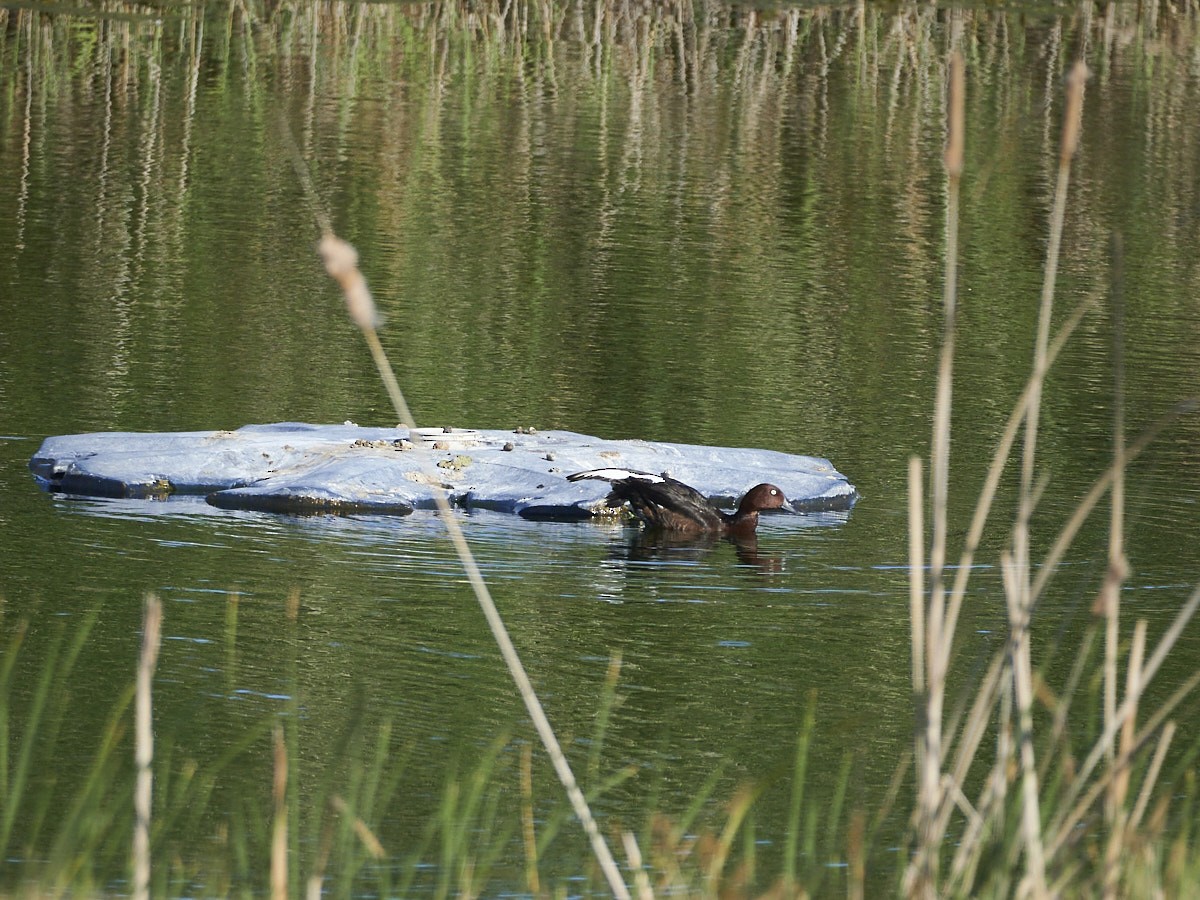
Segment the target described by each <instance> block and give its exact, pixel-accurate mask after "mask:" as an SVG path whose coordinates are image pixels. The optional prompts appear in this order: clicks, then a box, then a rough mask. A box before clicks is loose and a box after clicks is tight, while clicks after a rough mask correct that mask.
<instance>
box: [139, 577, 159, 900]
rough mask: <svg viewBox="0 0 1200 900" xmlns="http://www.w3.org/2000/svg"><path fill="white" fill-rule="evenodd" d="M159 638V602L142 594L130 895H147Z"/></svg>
mask: <svg viewBox="0 0 1200 900" xmlns="http://www.w3.org/2000/svg"><path fill="white" fill-rule="evenodd" d="M161 637H162V601H160V600H159V599H158V597H157V596H155V595H154V594H147V595H146V603H145V612H144V613H143V626H142V652H141V658H140V660H139V662H138V672H137V705H136V720H137V721H136V745H137V746H136V749H135V760H136V764H137V785H136V788H135V792H134V801H133V807H134V815H135V817H136V821H135V823H134V831H133V898H134V900H147V898H149V896H150V801H151V799H152V798H151V795H152V791H153V788H154V772H153V771H152V770H151V768H150V765H151V763H152V762H153V761H154V722H153V704H152V702H151V687H152V685H153V681H154V669H155V666H156V665H157V663H158V648H159V645H160V643H161Z"/></svg>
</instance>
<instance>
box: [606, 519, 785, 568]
mask: <svg viewBox="0 0 1200 900" xmlns="http://www.w3.org/2000/svg"><path fill="white" fill-rule="evenodd" d="M613 546H614V549H615V548H617V547H620V546H621V545H618V544H614V545H613ZM727 546H732V547H733V550H734V553H735V554H736V555H737V560H738V563H739V564H741V565H742V566H745V567H746V568H747V569H749V570H752V571H753V572H754V573H756V574H761V575H776V574H779V573H781V572H783V571H785V569H786V563H785V560H784V557H782V556H775V555H769V554H768V555H764V554H762V553H760V552H759V550H758V537H757V535H754V534H750V535H745V536H734V535H721V534H712V533H707V534H691V535H687V534H678V533H672V532H669V531H661V530H658V529H646V530H638V531H634V532H632V534H631V535H630V539H629V541H628V543H627V544H625V545H624V557H625V559H627V560H628V561H630V562H650V563H672V562H680V561H687V560H690V561H697V560H701V559H704V558H705V557H707V556H708V555H709V554H712V553H715V552H719V551H720V550H721V549H722V548H724V547H727Z"/></svg>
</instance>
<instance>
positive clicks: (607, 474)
mask: <svg viewBox="0 0 1200 900" xmlns="http://www.w3.org/2000/svg"><path fill="white" fill-rule="evenodd" d="M585 478H591V479H595V480H596V481H608V482H614V483H615V482H618V481H644V482H647V483H649V484H661V483H662V482H664V481H666V480H667V479H666V478H664V477H663V476H662V475H651V474H650V473H649V472H638V471H636V470H634V469H615V468H611V469H588V470H587V471H586V472H575V473H573V474H571V475H568V476H567V481H582V480H583V479H585Z"/></svg>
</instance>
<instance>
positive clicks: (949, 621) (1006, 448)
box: [940, 300, 1095, 667]
mask: <svg viewBox="0 0 1200 900" xmlns="http://www.w3.org/2000/svg"><path fill="white" fill-rule="evenodd" d="M1094 305H1095V304H1094V302H1093V301H1091V300H1084V301H1082V302H1080V303H1079V304H1077V305H1076V307H1075V309H1074V310H1073V311H1072V313H1071V315H1070V316H1068V317H1067V319H1066V321H1064V322H1063V324H1062V325H1061V326H1060V327H1059V330H1058V333H1057V334H1056V335H1055V338H1054V341H1053V342H1052V343H1051V345H1050V348H1049V351H1048V353H1047V364H1051V365H1052V364H1053V362H1054V360H1055V359H1057V358H1058V355H1059V354H1060V353H1061V352H1062V349H1063V347H1065V346H1066V344H1067V341H1068V340H1069V339H1070V338H1071V336H1072V335H1073V334H1074V333H1075V329H1076V328H1078V327H1079V323H1080V322H1082V321H1083V317H1084V316H1085V315H1086V314H1087V313H1088V312H1089V311H1090V310H1091V309H1092V307H1093V306H1094ZM1033 379H1034V376H1033V375H1030V376H1029V379H1028V380H1027V381H1026V383H1025V387H1024V389H1023V390H1022V391H1021V396H1020V397H1018V398H1017V402H1016V404H1015V405H1014V406H1013V410H1012V412H1011V413H1009V417H1008V422H1006V423H1005V426H1004V430H1003V431H1002V432H1001V433H1000V440H999V441H998V442H997V444H996V450H995V452H994V453H993V454H992V462H991V464H990V465H989V466H988V471H987V475H986V476H985V478H984V483H983V487H982V488H981V489H980V491H979V498H978V500H976V503H975V512H974V513H973V514H972V516H971V525H970V527H969V528H968V529H967V537H966V540H965V541H964V542H963V551H962V555H961V556H960V557H959V560H958V569H957V571H956V572H955V576H954V587H953V589H952V590H951V592H950V601H949V603H948V604H947V610H946V626H945V631H946V634H947V635H948V638H947V640H945V641H944V642H943V645H942V647H941V648H940V652H942V653H943V654H944V655H945V657H946V658H945V660H944V661H943V663H942V665H943V666H944V667H948V666H949V664H950V653H951V651H952V649H953V637H954V631H955V628H956V626H957V624H958V614H959V611H960V610H961V609H962V602H963V598H964V597H965V596H966V592H967V582H968V581H969V579H970V577H971V567H972V566H973V565H974V563H975V551H976V550H978V549H979V543H980V541H981V540H982V539H983V529H984V527H985V526H986V525H987V521H988V518H989V516H990V514H991V508H992V501H993V500H994V499H995V497H996V491H997V490H998V489H999V487H1000V477H1001V476H1002V475H1003V474H1004V467H1005V466H1006V465H1007V463H1008V460H1009V457H1010V455H1011V453H1012V446H1013V444H1014V443H1015V442H1016V438H1017V434H1018V432H1019V431H1020V428H1021V423H1022V422H1023V421H1024V420H1025V416H1026V414H1027V412H1028V409H1029V403H1030V401H1031V400H1032V397H1033Z"/></svg>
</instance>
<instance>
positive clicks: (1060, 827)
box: [1046, 671, 1200, 858]
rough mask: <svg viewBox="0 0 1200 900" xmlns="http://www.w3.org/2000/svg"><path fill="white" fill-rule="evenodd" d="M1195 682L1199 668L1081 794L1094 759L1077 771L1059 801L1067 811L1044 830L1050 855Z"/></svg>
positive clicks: (1199, 679) (1199, 681)
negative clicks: (1084, 770)
mask: <svg viewBox="0 0 1200 900" xmlns="http://www.w3.org/2000/svg"><path fill="white" fill-rule="evenodd" d="M1197 686H1200V671H1197V672H1195V673H1193V674H1192V676H1191V677H1190V678H1188V680H1187V681H1185V682H1184V683H1183V684H1181V685H1180V686H1179V687H1178V688H1176V689H1175V692H1174V693H1173V694H1171V696H1170V697H1169V698H1168V699H1167V701H1166V702H1165V703H1164V704H1163V705H1162V706H1160V707H1159V708H1158V709H1157V710H1155V712H1154V715H1152V716H1151V717H1150V718H1149V719H1148V720H1147V722H1146V724H1145V726H1144V727H1143V728H1142V730H1141V731H1140V732H1138V736H1137V738H1136V740H1135V742H1134V746H1133V750H1132V752H1131V753H1130V755H1129V756H1125V755H1121V756H1118V757H1117V759H1116V760H1115V761H1114V762H1113V765H1112V767H1111V768H1109V769H1107V770H1106V771H1105V773H1104V775H1103V776H1101V777H1100V778H1098V779H1097V780H1096V781H1095V782H1094V783H1093V784H1092V785H1091V787H1090V788H1088V790H1087V791H1086V792H1084V793H1083V794H1082V795H1080V793H1079V790H1080V789H1081V788H1082V786H1083V785H1085V784H1087V778H1088V777H1090V776H1091V773H1092V770H1093V769H1094V768H1095V762H1094V761H1093V763H1092V767H1091V768H1089V769H1088V770H1087V774H1086V775H1076V777H1075V780H1074V782H1072V785H1071V788H1072V789H1071V791H1070V794H1069V796H1068V797H1067V798H1066V799H1065V800H1064V801H1063V802H1062V803H1061V804H1060V805H1059V809H1060V810H1062V809H1067V808H1068V806H1069V807H1070V808H1069V810H1068V812H1066V813H1065V814H1062V815H1061V816H1059V817H1058V818H1056V819H1055V820H1054V821H1052V822H1051V823H1050V825H1049V826H1048V827H1047V828H1046V833H1047V834H1048V835H1049V838H1048V840H1047V842H1046V845H1047V847H1048V848H1049V855H1050V857H1051V858H1053V857H1054V855H1055V854H1056V853H1057V852H1058V851H1059V850H1061V849H1062V848H1063V846H1064V845H1065V844H1066V843H1067V842H1068V841H1069V840H1070V839H1071V837H1072V833H1073V831H1074V829H1075V827H1076V826H1077V825H1078V824H1079V823H1080V822H1081V821H1082V820H1083V818H1084V816H1086V815H1087V814H1088V811H1089V810H1090V809H1091V808H1092V806H1093V805H1094V804H1095V803H1096V801H1097V800H1098V799H1099V797H1100V795H1101V794H1102V793H1104V792H1105V791H1107V790H1108V785H1109V783H1110V781H1111V780H1112V778H1113V777H1114V775H1115V773H1116V772H1119V771H1120V770H1121V769H1123V768H1125V767H1127V766H1129V765H1131V764H1132V763H1133V759H1134V756H1135V755H1136V754H1137V753H1138V751H1140V750H1141V749H1142V747H1143V746H1145V744H1146V743H1147V742H1148V741H1149V740H1150V738H1151V737H1153V735H1154V734H1155V733H1156V732H1157V731H1158V729H1159V728H1160V727H1163V725H1164V723H1165V721H1166V719H1167V717H1168V716H1169V715H1170V714H1171V713H1172V712H1174V711H1175V708H1176V707H1177V706H1178V705H1179V704H1180V703H1182V702H1183V700H1184V698H1185V697H1187V695H1188V694H1190V693H1191V692H1192V691H1193V690H1195V689H1196V687H1197ZM1120 714H1121V713H1120V711H1118V713H1117V715H1118V716H1119V715H1120ZM1076 798H1078V799H1076ZM1072 801H1074V805H1073V806H1071V805H1070V804H1071V802H1072Z"/></svg>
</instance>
